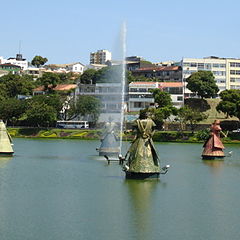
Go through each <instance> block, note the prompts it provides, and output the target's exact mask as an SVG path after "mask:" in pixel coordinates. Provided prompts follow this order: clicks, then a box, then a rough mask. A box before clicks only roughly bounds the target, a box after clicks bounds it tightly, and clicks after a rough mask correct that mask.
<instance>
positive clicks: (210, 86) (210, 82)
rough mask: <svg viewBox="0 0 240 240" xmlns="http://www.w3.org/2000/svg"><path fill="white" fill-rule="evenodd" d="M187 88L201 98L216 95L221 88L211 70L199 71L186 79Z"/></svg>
mask: <svg viewBox="0 0 240 240" xmlns="http://www.w3.org/2000/svg"><path fill="white" fill-rule="evenodd" d="M186 81H187V83H188V84H187V88H188V89H189V90H191V91H192V92H194V93H196V94H197V95H198V96H200V97H201V98H212V97H215V96H216V95H217V93H218V91H219V88H218V86H217V84H216V82H215V80H214V76H213V73H212V72H211V71H198V72H195V73H193V74H192V75H191V76H190V77H188V78H187V79H186Z"/></svg>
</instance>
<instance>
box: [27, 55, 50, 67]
mask: <svg viewBox="0 0 240 240" xmlns="http://www.w3.org/2000/svg"><path fill="white" fill-rule="evenodd" d="M47 61H48V59H47V58H44V57H41V56H35V57H34V58H33V59H32V61H31V64H32V65H33V66H36V67H40V66H42V65H44V64H45V63H46V62H47Z"/></svg>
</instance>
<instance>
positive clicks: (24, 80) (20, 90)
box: [0, 73, 35, 98]
mask: <svg viewBox="0 0 240 240" xmlns="http://www.w3.org/2000/svg"><path fill="white" fill-rule="evenodd" d="M0 85H1V86H2V87H3V89H4V91H5V96H6V97H9V98H12V97H16V96H17V95H31V94H32V90H33V88H34V86H35V84H34V81H33V78H32V77H31V76H28V75H23V76H19V75H15V74H12V73H9V74H8V75H4V76H2V77H0Z"/></svg>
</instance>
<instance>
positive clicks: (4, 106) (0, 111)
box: [0, 98, 27, 124]
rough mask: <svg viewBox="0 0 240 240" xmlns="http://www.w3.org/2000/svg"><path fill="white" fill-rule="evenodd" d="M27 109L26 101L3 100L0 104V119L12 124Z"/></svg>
mask: <svg viewBox="0 0 240 240" xmlns="http://www.w3.org/2000/svg"><path fill="white" fill-rule="evenodd" d="M26 109H27V105H26V101H24V100H18V99H16V98H9V99H4V100H3V101H1V103H0V119H2V120H4V121H8V122H10V123H12V124H14V123H15V122H16V121H17V120H18V119H19V118H20V117H21V116H22V115H23V113H24V112H25V110H26Z"/></svg>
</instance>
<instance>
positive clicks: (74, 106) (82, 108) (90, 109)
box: [67, 95, 101, 122]
mask: <svg viewBox="0 0 240 240" xmlns="http://www.w3.org/2000/svg"><path fill="white" fill-rule="evenodd" d="M100 106H101V104H100V101H99V99H97V98H95V97H93V96H84V95H80V96H79V97H78V98H77V100H76V102H75V101H72V102H71V103H70V109H69V110H68V112H67V116H68V120H71V119H74V118H76V117H78V116H81V117H90V118H91V119H92V121H93V122H96V121H97V119H98V117H99V115H100Z"/></svg>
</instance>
